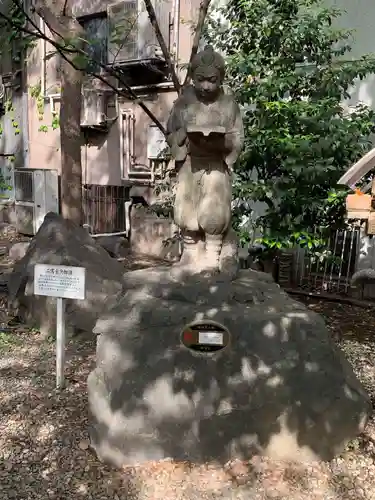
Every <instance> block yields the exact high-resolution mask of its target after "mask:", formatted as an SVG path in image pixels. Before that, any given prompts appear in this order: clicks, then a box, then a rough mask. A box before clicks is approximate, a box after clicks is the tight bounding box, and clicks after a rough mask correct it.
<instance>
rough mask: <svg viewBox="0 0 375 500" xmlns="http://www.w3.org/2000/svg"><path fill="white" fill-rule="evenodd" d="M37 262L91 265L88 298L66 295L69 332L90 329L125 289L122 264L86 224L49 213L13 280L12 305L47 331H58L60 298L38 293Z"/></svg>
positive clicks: (87, 281) (10, 288)
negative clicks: (34, 287) (36, 286)
mask: <svg viewBox="0 0 375 500" xmlns="http://www.w3.org/2000/svg"><path fill="white" fill-rule="evenodd" d="M37 263H40V264H56V265H67V266H81V267H85V268H86V298H85V300H66V313H67V326H68V328H69V330H68V333H73V332H74V330H76V329H77V330H83V331H87V332H91V331H92V328H93V326H94V325H95V321H96V319H97V317H98V315H100V314H101V313H102V312H103V311H104V310H105V308H106V307H111V306H112V305H113V304H114V303H116V302H117V301H118V300H119V298H120V296H121V295H122V293H123V276H122V275H123V266H122V265H121V264H120V263H119V262H117V261H116V260H114V259H112V258H111V257H110V256H109V255H108V253H107V252H106V251H105V250H104V249H103V248H102V247H101V246H100V245H98V244H96V243H95V241H94V240H93V239H92V238H91V236H89V234H88V233H87V231H86V230H85V229H84V228H82V227H77V226H76V225H75V224H73V223H71V222H69V221H66V220H64V219H63V218H62V217H61V216H59V215H56V214H54V213H49V214H47V215H46V217H45V219H44V222H43V224H42V225H41V227H40V229H39V231H38V233H37V234H36V236H35V237H34V238H33V239H32V240H31V242H30V246H29V248H28V250H27V252H26V255H25V256H24V257H23V258H22V259H21V260H19V261H18V262H17V263H16V265H15V267H14V269H13V272H12V274H11V277H10V280H9V283H8V298H9V304H10V306H11V307H13V309H15V312H16V314H17V315H18V316H20V317H21V318H22V319H23V320H24V321H25V322H27V323H28V324H31V325H35V326H36V327H39V328H40V329H41V331H42V333H44V334H51V333H54V331H55V325H56V308H55V304H56V300H55V299H54V298H51V297H42V296H35V295H33V285H34V265H35V264H37Z"/></svg>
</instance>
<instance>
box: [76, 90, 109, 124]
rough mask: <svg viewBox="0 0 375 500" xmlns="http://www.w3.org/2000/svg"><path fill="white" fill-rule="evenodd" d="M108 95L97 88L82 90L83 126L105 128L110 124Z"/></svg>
mask: <svg viewBox="0 0 375 500" xmlns="http://www.w3.org/2000/svg"><path fill="white" fill-rule="evenodd" d="M107 108H108V96H107V93H106V92H101V91H100V90H96V89H83V90H82V105H81V127H82V128H93V129H103V128H107V126H108V117H107Z"/></svg>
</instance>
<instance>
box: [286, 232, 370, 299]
mask: <svg viewBox="0 0 375 500" xmlns="http://www.w3.org/2000/svg"><path fill="white" fill-rule="evenodd" d="M314 240H316V241H318V242H319V243H318V245H317V246H315V247H314V248H311V249H308V248H295V249H293V250H291V251H288V252H282V253H281V255H280V256H279V258H278V262H277V266H278V269H277V281H278V282H279V284H280V285H281V286H283V287H285V288H294V289H300V290H304V291H308V292H312V293H317V294H319V293H325V294H327V293H329V294H336V295H348V294H350V293H351V292H352V286H351V283H350V282H351V277H352V275H353V274H354V272H355V270H356V266H357V262H358V254H359V242H360V227H358V226H352V227H350V228H348V229H342V230H336V231H330V232H329V233H328V234H325V235H323V234H318V233H315V234H314Z"/></svg>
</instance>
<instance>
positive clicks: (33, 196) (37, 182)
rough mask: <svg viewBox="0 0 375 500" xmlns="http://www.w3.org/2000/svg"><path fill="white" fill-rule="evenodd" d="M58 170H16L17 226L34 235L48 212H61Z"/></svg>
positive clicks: (19, 229)
mask: <svg viewBox="0 0 375 500" xmlns="http://www.w3.org/2000/svg"><path fill="white" fill-rule="evenodd" d="M58 186H59V177H58V174H57V172H56V170H47V169H31V168H27V169H26V168H20V169H16V170H15V171H14V191H15V212H16V214H15V215H16V228H17V231H18V232H19V233H21V234H26V235H29V236H34V235H35V234H36V233H37V232H38V230H39V228H40V226H41V225H42V223H43V220H44V217H45V216H46V214H47V213H48V212H54V213H59V187H58Z"/></svg>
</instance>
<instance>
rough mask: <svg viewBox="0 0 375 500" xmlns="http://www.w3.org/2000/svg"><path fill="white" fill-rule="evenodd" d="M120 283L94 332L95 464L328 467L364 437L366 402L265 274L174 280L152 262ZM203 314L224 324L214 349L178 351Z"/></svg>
mask: <svg viewBox="0 0 375 500" xmlns="http://www.w3.org/2000/svg"><path fill="white" fill-rule="evenodd" d="M126 284H127V293H126V295H125V296H124V297H123V299H122V300H121V301H120V302H119V303H118V304H117V305H116V306H115V307H114V308H113V309H112V310H110V311H109V312H107V313H105V314H103V315H102V316H101V317H100V318H99V319H98V321H97V323H96V326H95V329H94V333H95V334H97V335H98V341H97V365H96V368H95V369H94V370H93V371H92V372H91V373H90V375H89V377H88V397H89V407H90V418H91V426H90V433H91V444H92V447H93V448H94V449H95V450H96V452H97V454H98V456H99V457H100V459H102V460H103V461H106V462H109V463H112V464H114V465H115V466H118V467H121V466H123V465H126V464H132V463H133V464H134V463H139V462H142V461H145V460H159V459H164V458H167V457H172V458H174V459H179V460H192V461H195V462H205V461H210V460H213V461H218V462H226V461H227V460H229V459H234V458H239V459H248V458H250V457H251V456H252V455H253V454H254V453H255V454H264V455H267V456H269V457H271V458H277V459H291V460H297V461H305V460H310V459H316V458H319V459H324V460H329V459H331V458H332V457H333V456H334V455H335V454H337V453H339V452H341V451H342V450H343V448H344V446H345V445H346V443H347V442H348V440H350V439H352V438H353V437H355V436H356V435H357V434H358V433H360V432H361V431H362V430H363V428H364V426H365V425H366V422H367V419H368V416H369V415H370V413H371V403H370V400H369V398H368V396H367V394H366V392H365V390H364V389H363V387H362V385H361V384H360V382H359V381H358V380H357V379H356V377H355V375H354V373H353V371H352V368H351V366H350V365H349V363H348V362H347V360H346V359H345V358H344V356H343V354H342V353H341V351H340V350H339V348H338V347H337V346H336V345H335V344H334V342H333V341H332V339H331V338H330V335H329V333H328V331H327V329H326V327H325V324H324V321H323V319H322V318H321V316H319V315H317V314H316V313H313V312H311V311H309V310H308V309H307V308H306V307H305V306H304V305H302V304H301V303H298V302H296V301H293V300H292V299H290V298H289V297H288V296H287V295H286V294H285V293H284V292H283V291H282V290H281V289H280V287H279V286H278V285H276V284H275V283H274V282H273V280H272V277H271V276H270V275H268V274H265V273H259V272H256V271H252V270H241V271H239V275H238V277H237V279H236V280H235V281H233V282H231V283H230V282H225V281H223V280H221V278H220V275H218V276H216V277H212V278H207V279H204V280H203V279H202V278H200V281H199V278H197V277H195V278H186V279H185V280H184V281H175V280H174V279H173V278H172V277H171V274H170V272H169V271H168V269H167V268H162V267H160V268H154V269H143V270H137V271H132V272H129V273H127V274H126ZM203 318H206V319H210V320H215V321H218V322H219V323H221V324H223V325H225V326H226V327H227V328H228V329H229V331H230V333H231V342H230V345H229V346H228V347H227V348H226V349H225V350H224V351H220V352H219V353H216V354H214V355H211V354H197V353H193V352H192V351H190V350H189V349H187V348H186V347H184V346H183V345H182V344H181V342H180V334H181V331H182V329H183V328H184V326H185V325H186V324H187V323H190V322H191V321H194V320H198V319H203Z"/></svg>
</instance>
